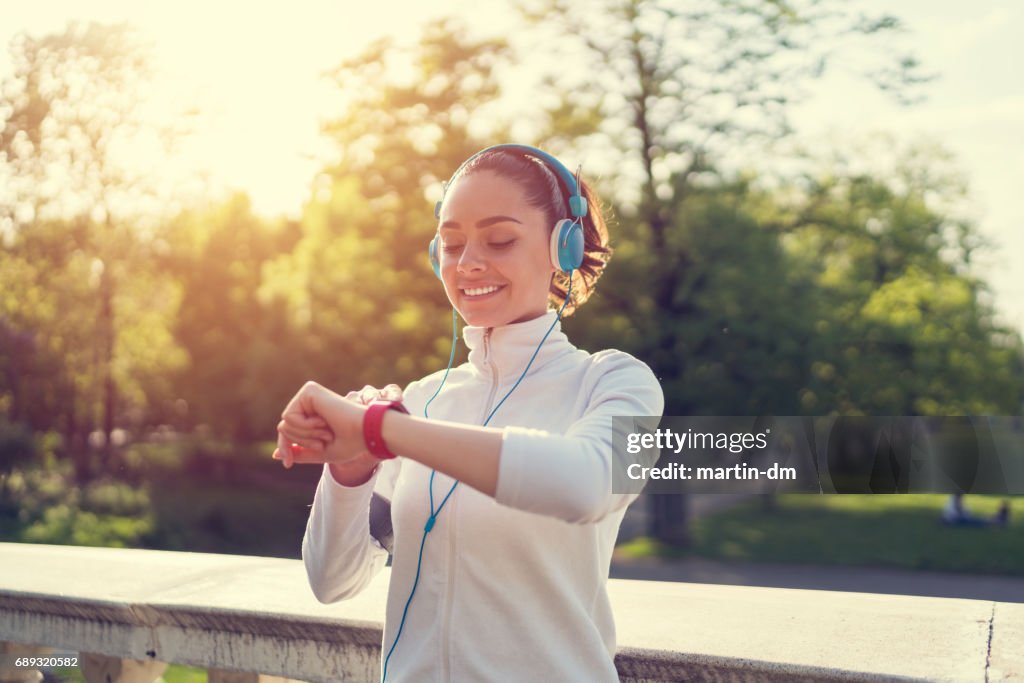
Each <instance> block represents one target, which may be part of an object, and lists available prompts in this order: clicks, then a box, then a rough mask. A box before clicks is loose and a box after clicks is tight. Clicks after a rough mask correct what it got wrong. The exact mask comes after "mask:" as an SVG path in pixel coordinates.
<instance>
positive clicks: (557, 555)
mask: <svg viewBox="0 0 1024 683" xmlns="http://www.w3.org/2000/svg"><path fill="white" fill-rule="evenodd" d="M584 200H585V201H584ZM435 213H436V214H437V215H438V217H439V219H440V220H439V225H438V234H437V236H436V237H435V240H434V242H432V243H431V250H430V251H431V256H432V262H433V265H434V267H435V273H436V274H437V275H438V277H439V278H440V279H441V280H442V281H443V283H444V288H445V291H446V293H447V295H448V298H449V300H450V301H451V302H452V305H453V307H454V309H455V310H456V311H458V313H459V314H460V315H461V316H462V317H463V319H464V320H465V321H466V326H465V327H464V328H463V333H462V334H463V340H464V341H465V343H466V345H467V346H468V348H469V360H468V362H466V363H464V364H462V365H460V366H459V367H456V368H454V369H450V371H448V370H446V371H439V372H436V373H434V374H432V375H429V376H427V377H424V378H423V379H420V380H417V381H414V382H412V383H411V384H409V385H408V386H407V387H406V388H405V390H404V391H403V392H399V391H398V388H397V387H395V386H394V385H391V386H389V387H387V388H386V390H385V391H384V392H382V393H383V394H384V395H385V396H389V397H390V398H391V399H396V398H401V400H402V402H403V403H404V407H405V408H407V409H408V411H409V413H410V414H408V415H407V414H402V412H400V408H401V406H398V405H397V404H395V403H383V402H379V401H376V402H374V403H373V404H371V406H366V405H364V403H365V402H366V400H367V399H368V398H374V397H375V396H376V394H377V393H378V392H377V390H376V389H374V388H373V387H367V388H366V391H364V392H360V393H357V392H350V393H349V394H348V396H346V397H342V396H340V395H338V394H335V393H333V392H330V391H328V390H327V389H325V388H323V387H321V386H319V385H316V384H314V383H307V385H306V386H304V387H303V389H302V390H301V391H300V392H299V394H298V395H296V397H295V398H294V399H293V400H292V401H291V403H290V404H289V406H288V408H287V409H286V410H285V415H284V419H283V420H282V422H281V423H280V424H279V426H278V430H279V432H280V439H279V448H278V450H277V451H275V453H274V457H275V458H279V459H282V460H283V461H284V464H285V466H286V467H290V466H291V464H292V463H293V462H298V463H325V466H324V473H323V476H322V477H321V480H320V483H319V485H318V488H317V491H316V495H315V498H314V501H313V506H312V510H311V513H310V517H309V522H308V525H307V528H306V534H305V537H304V539H303V544H302V555H303V560H304V562H305V565H306V570H307V573H308V576H309V582H310V586H311V587H312V589H313V592H314V594H315V595H316V597H317V598H318V599H319V600H320V601H321V602H324V603H330V602H335V601H338V600H342V599H345V598H347V597H351V596H353V595H355V594H356V593H358V592H359V591H360V590H362V589H363V588H364V587H365V586H366V585H367V584H368V583H369V582H370V580H371V579H372V578H373V577H374V576H375V575H376V573H377V572H378V571H379V570H380V569H381V568H382V567H383V566H384V565H385V563H386V561H387V557H388V552H387V551H386V550H385V549H384V548H383V547H382V545H381V544H380V543H379V542H378V540H377V539H376V538H374V537H373V536H372V535H371V532H370V524H369V521H368V514H367V510H368V508H369V506H370V501H371V496H372V494H373V493H375V492H376V493H377V494H378V495H380V496H382V497H383V498H386V499H388V500H391V501H392V510H391V515H392V518H393V522H394V555H393V564H392V572H391V583H390V586H389V590H388V601H387V618H386V621H385V627H384V643H383V649H382V653H381V654H382V675H383V677H384V678H385V679H386V680H388V681H394V682H396V683H397V682H399V681H449V680H453V681H484V680H496V681H528V680H545V681H547V680H558V681H588V682H593V681H617V680H618V676H617V673H616V669H615V665H614V661H613V659H614V655H615V627H614V622H613V618H612V613H611V608H610V605H609V602H608V596H607V593H606V582H607V578H608V568H609V563H610V560H611V553H612V549H613V546H614V543H615V538H616V535H617V532H618V529H619V524H620V522H621V521H622V517H623V515H624V513H625V509H626V506H628V505H629V504H630V503H631V502H632V501H633V500H634V499H635V498H636V494H625V493H613V491H612V474H613V469H614V468H615V466H616V465H615V464H614V463H613V457H612V433H613V430H612V417H613V416H660V415H661V413H662V410H663V406H664V398H663V395H662V390H661V387H660V385H659V384H658V380H657V378H656V377H655V376H654V374H653V373H652V372H651V370H650V368H648V367H647V365H645V364H644V363H643V362H641V361H639V360H637V359H636V358H634V357H633V356H631V355H629V354H627V353H624V352H622V351H617V350H614V349H609V350H604V351H600V352H597V353H594V354H590V353H587V352H586V351H583V350H580V349H577V348H576V347H574V346H573V345H572V344H571V343H570V342H569V340H568V338H567V337H566V336H565V334H563V333H562V332H561V329H560V317H561V312H562V311H563V310H566V309H568V311H569V312H570V313H571V312H573V311H575V310H576V309H577V308H579V306H581V305H582V304H583V303H584V302H585V301H586V299H587V298H588V297H589V295H590V294H591V292H592V291H593V288H594V284H595V282H596V281H597V279H598V278H599V277H600V275H601V272H602V271H603V268H604V266H605V264H606V262H607V260H608V257H609V256H610V253H611V250H610V249H609V247H608V234H607V229H606V227H605V223H604V220H603V218H602V216H601V215H600V209H599V207H598V202H597V198H596V197H595V195H594V193H593V191H592V190H590V189H589V188H588V187H587V185H586V184H585V183H581V182H579V181H578V177H574V176H573V175H572V174H571V173H570V172H569V171H568V170H567V169H565V167H564V166H562V164H561V163H559V162H558V161H557V160H556V159H554V158H553V157H550V156H548V155H547V154H546V153H544V152H542V151H540V150H536V149H534V148H531V147H525V146H520V145H499V146H497V147H494V148H488V149H487V150H484V151H482V152H479V153H477V154H476V155H474V156H473V157H471V158H470V159H469V160H467V161H466V162H465V163H464V164H463V165H462V166H461V167H460V168H459V169H458V170H457V171H456V173H455V174H454V175H453V177H452V181H451V182H450V183H449V184H448V185H446V194H445V197H444V199H443V201H442V202H439V203H438V207H437V210H436V212H435ZM552 226H554V227H552ZM552 236H553V237H552ZM574 245H575V247H574ZM574 248H575V253H572V252H573V251H574ZM574 288H576V289H581V290H582V293H578V292H574V291H572V290H573V289H574ZM549 303H553V304H555V305H556V306H559V307H560V308H559V309H558V310H557V311H556V310H551V309H550V308H549V307H548V304H549ZM453 343H454V339H453ZM442 388H443V390H441V389H442ZM506 399H507V400H506ZM431 401H433V402H431ZM428 403H429V404H430V405H429V418H430V419H426V416H427V415H428V412H427V404H428ZM389 408H397V409H389ZM419 415H423V416H424V417H419ZM492 418H493V419H492ZM371 422H372V423H373V424H370V423H371ZM481 425H483V426H481ZM392 454H399V455H400V457H397V458H389V457H388V456H390V455H392Z"/></svg>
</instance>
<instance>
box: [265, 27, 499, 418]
mask: <svg viewBox="0 0 1024 683" xmlns="http://www.w3.org/2000/svg"><path fill="white" fill-rule="evenodd" d="M505 55H506V47H505V45H504V43H503V42H502V41H496V40H475V39H473V38H471V37H469V36H467V35H466V34H465V31H464V29H463V28H462V27H461V26H460V25H459V24H457V23H456V22H454V21H452V20H439V21H435V22H432V23H430V24H428V25H427V26H426V27H425V30H424V32H423V35H422V37H421V39H420V40H419V43H418V45H416V46H415V47H414V48H411V49H405V48H400V47H398V46H396V45H394V44H393V42H392V41H391V40H389V39H385V40H381V41H378V42H376V43H375V44H373V45H372V46H370V47H369V48H368V49H367V50H366V51H364V52H363V53H362V54H361V55H359V56H358V57H356V58H355V59H352V60H349V61H346V62H344V63H342V64H341V65H340V66H339V67H338V68H337V69H335V70H334V71H333V72H332V73H331V74H330V75H331V77H332V78H333V79H334V81H335V82H336V83H337V85H338V87H339V88H340V89H341V91H342V92H344V93H346V94H349V95H350V96H351V97H350V100H349V102H348V106H347V108H346V111H345V112H344V113H343V115H342V116H340V117H338V118H337V119H335V120H333V121H330V122H329V123H328V124H327V125H326V126H325V127H324V132H325V134H326V135H327V136H328V138H329V139H330V140H331V142H332V143H333V144H334V145H335V148H336V150H337V153H338V158H337V161H336V162H335V163H332V164H331V165H330V166H328V167H326V168H325V169H324V170H323V172H322V173H321V174H320V175H319V177H318V178H317V179H316V180H315V181H314V191H313V199H312V200H311V201H310V203H309V204H308V205H307V206H306V208H305V212H304V215H303V218H302V225H303V236H302V239H301V240H300V241H299V243H298V244H297V245H296V247H295V249H294V251H293V252H292V253H290V254H286V255H282V256H281V258H280V259H279V260H278V261H277V262H275V263H273V264H271V265H270V267H269V268H268V280H267V281H266V282H265V285H264V290H263V291H264V294H265V295H266V296H268V297H271V298H277V299H280V300H282V301H287V302H288V308H289V310H290V311H292V312H293V324H295V325H297V326H298V327H297V329H298V330H300V331H301V334H302V336H303V337H304V338H305V339H306V340H307V341H308V344H309V345H308V350H309V351H308V352H309V355H310V357H311V358H312V363H313V367H314V368H315V371H316V379H317V380H318V381H321V382H323V383H325V384H327V385H329V386H332V387H333V388H335V389H338V390H342V389H347V388H353V387H354V388H360V387H362V386H363V385H364V384H368V383H369V384H376V385H378V386H380V385H381V384H387V383H390V382H395V383H398V384H404V383H405V382H408V381H409V380H411V379H414V378H417V377H420V376H422V375H424V374H427V373H429V372H431V371H433V370H436V369H438V368H439V367H444V365H445V364H446V363H447V361H448V356H449V353H450V349H449V346H450V332H449V330H450V328H449V326H448V323H447V321H448V320H450V317H451V309H450V305H449V303H448V301H447V300H446V298H445V296H444V290H443V287H442V286H441V284H440V282H439V281H438V280H437V279H436V278H435V277H434V275H433V273H432V271H431V269H430V266H429V264H428V262H427V257H426V254H427V245H428V243H429V241H430V239H431V237H432V235H433V233H434V231H435V230H436V219H435V218H434V215H433V210H432V209H433V206H434V202H435V201H437V200H438V199H440V197H441V182H442V181H444V180H447V179H448V177H449V176H450V174H451V173H452V172H454V170H455V169H456V167H457V166H458V165H459V164H460V163H461V162H462V161H463V160H464V159H466V158H467V157H468V156H470V155H471V154H472V153H473V152H476V151H477V150H479V149H480V148H481V147H483V146H485V144H484V143H483V142H482V140H483V137H482V136H483V135H484V134H486V130H487V129H488V128H489V129H490V131H491V132H492V133H493V134H494V135H500V133H501V130H502V129H501V121H502V119H501V118H500V117H498V118H493V116H492V115H493V113H494V109H493V106H494V104H495V102H496V98H497V96H498V92H499V91H498V81H497V73H496V71H497V69H498V68H499V66H500V65H501V64H502V63H503V61H504V60H505ZM403 69H404V70H405V73H407V74H408V76H407V77H405V78H403V77H401V76H399V75H398V74H401V73H402V72H403ZM488 124H489V125H488ZM481 127H483V128H484V129H485V133H479V134H478V133H476V132H475V131H477V130H479V129H480V128H481ZM282 398H283V400H286V399H287V397H282Z"/></svg>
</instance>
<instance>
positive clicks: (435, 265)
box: [427, 235, 441, 280]
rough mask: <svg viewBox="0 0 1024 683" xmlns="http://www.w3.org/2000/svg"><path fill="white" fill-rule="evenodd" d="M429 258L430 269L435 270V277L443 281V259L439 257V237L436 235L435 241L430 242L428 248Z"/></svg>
mask: <svg viewBox="0 0 1024 683" xmlns="http://www.w3.org/2000/svg"><path fill="white" fill-rule="evenodd" d="M427 253H428V256H429V257H430V267H431V268H432V269H433V270H434V275H436V276H437V279H438V280H440V279H441V259H440V258H439V257H438V255H437V235H434V239H432V240H430V246H429V247H428V248H427Z"/></svg>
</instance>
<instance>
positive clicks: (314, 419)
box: [282, 412, 327, 429]
mask: <svg viewBox="0 0 1024 683" xmlns="http://www.w3.org/2000/svg"><path fill="white" fill-rule="evenodd" d="M282 419H283V420H284V421H285V422H287V423H288V424H291V425H294V426H296V427H299V428H300V429H326V428H327V421H326V420H325V419H323V418H322V417H320V416H319V415H303V414H301V413H297V412H291V413H286V414H285V415H283V416H282Z"/></svg>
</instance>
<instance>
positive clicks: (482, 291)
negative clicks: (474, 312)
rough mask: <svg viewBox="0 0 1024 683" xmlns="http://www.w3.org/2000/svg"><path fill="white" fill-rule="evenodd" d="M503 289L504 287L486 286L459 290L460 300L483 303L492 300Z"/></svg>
mask: <svg viewBox="0 0 1024 683" xmlns="http://www.w3.org/2000/svg"><path fill="white" fill-rule="evenodd" d="M503 289H505V285H487V286H484V287H468V288H465V289H461V290H460V291H461V292H462V298H463V299H465V300H466V301H483V300H484V299H493V298H494V297H495V296H497V295H498V293H499V292H501V291H502V290H503Z"/></svg>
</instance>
